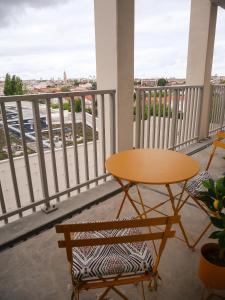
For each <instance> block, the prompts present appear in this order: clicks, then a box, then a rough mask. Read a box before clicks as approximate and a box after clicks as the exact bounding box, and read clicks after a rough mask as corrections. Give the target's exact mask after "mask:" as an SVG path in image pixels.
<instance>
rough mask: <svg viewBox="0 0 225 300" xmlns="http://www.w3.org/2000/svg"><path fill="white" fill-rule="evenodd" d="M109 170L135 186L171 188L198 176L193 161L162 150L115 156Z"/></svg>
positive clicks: (181, 154) (139, 150)
mask: <svg viewBox="0 0 225 300" xmlns="http://www.w3.org/2000/svg"><path fill="white" fill-rule="evenodd" d="M106 169H107V170H108V171H109V172H110V173H111V174H112V175H113V176H115V177H118V178H120V179H124V180H127V181H130V182H134V183H147V184H171V183H178V182H182V181H185V180H188V179H190V178H192V177H194V176H195V175H196V174H197V173H198V172H199V164H198V162H197V161H195V160H194V159H193V158H191V157H189V156H187V155H185V154H183V153H179V152H175V151H171V150H160V149H134V150H127V151H122V152H119V153H116V154H113V155H112V156H111V157H110V158H109V159H107V161H106Z"/></svg>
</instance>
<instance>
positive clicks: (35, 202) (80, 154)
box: [0, 90, 115, 223]
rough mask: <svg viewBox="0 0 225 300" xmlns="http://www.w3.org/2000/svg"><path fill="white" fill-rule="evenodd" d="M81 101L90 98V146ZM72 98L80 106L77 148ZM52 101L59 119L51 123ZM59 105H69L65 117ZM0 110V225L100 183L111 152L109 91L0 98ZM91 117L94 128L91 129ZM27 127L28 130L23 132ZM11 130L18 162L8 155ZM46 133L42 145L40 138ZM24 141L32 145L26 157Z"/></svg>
mask: <svg viewBox="0 0 225 300" xmlns="http://www.w3.org/2000/svg"><path fill="white" fill-rule="evenodd" d="M87 95H88V96H90V95H91V97H92V117H91V119H90V115H89V122H88V124H89V126H90V125H91V128H89V131H90V132H91V136H92V137H91V140H90V138H89V137H88V132H87V126H86V125H87V122H86V104H85V96H87ZM77 97H79V99H80V100H81V113H80V115H81V124H82V125H81V127H82V130H81V131H82V143H81V144H78V133H77V125H76V124H77V120H76V115H77V114H76V113H75V101H77V100H76V99H77ZM56 98H57V99H58V100H57V101H58V106H59V113H58V120H53V118H52V116H53V115H52V109H51V104H52V101H53V99H54V101H55V99H56ZM65 101H67V102H68V103H69V105H70V112H67V113H66V111H65V110H64V109H63V105H64V102H65ZM105 103H109V105H108V107H109V108H110V116H111V119H110V120H109V119H107V120H106V115H105ZM0 108H1V114H0V129H2V132H4V136H2V135H1V142H2V143H3V140H5V148H6V149H7V156H8V158H7V159H6V160H3V161H0V222H4V223H8V222H10V220H11V219H12V220H14V219H15V218H18V216H19V217H23V216H24V215H27V214H28V213H29V212H32V211H33V212H35V211H36V210H37V209H40V205H43V204H44V207H45V210H46V211H49V210H51V209H52V207H53V206H55V204H56V203H57V202H58V201H60V200H63V197H65V196H66V197H68V196H71V195H74V193H79V192H81V191H82V190H84V189H88V188H90V187H92V186H95V185H98V184H99V183H100V182H102V181H106V177H107V176H108V174H107V173H106V170H105V159H106V155H107V151H108V152H109V153H110V154H112V153H114V152H115V90H97V91H84V92H83V91H82V92H66V93H58V94H38V95H22V96H3V97H0ZM65 115H66V121H65ZM97 117H98V119H99V120H98V121H99V122H98V124H97V127H96V119H97ZM90 121H91V124H90ZM106 121H107V122H110V125H109V126H107V128H110V130H109V131H110V132H106V129H105V128H106ZM56 123H57V124H58V127H59V131H60V135H61V139H60V140H61V141H60V142H61V144H60V147H59V149H56V141H55V138H56V134H55V126H56ZM32 124H33V125H34V126H33V125H32ZM68 124H69V125H68ZM27 126H30V127H29V130H28V129H27ZM68 126H70V134H71V136H70V143H69V145H68V140H67V136H66V134H67V133H66V131H65V130H66V129H68ZM32 128H33V129H32ZM14 129H15V131H14V133H17V135H18V132H19V135H18V136H17V141H19V142H20V143H21V146H20V147H21V154H22V157H18V158H16V157H15V155H14V152H13V143H12V136H13V135H12V133H13V130H14ZM46 129H47V133H48V138H47V139H46V138H45V136H44V132H46ZM32 130H33V131H32ZM27 131H29V132H27ZM90 132H89V134H90ZM1 134H2V133H1ZM106 134H107V141H108V135H110V149H109V147H108V145H106ZM29 135H32V136H33V139H34V140H35V143H34V142H33V145H32V149H33V150H32V152H36V153H33V154H30V152H31V151H30V144H32V143H29ZM21 164H22V165H21ZM9 191H10V192H11V193H8V192H9ZM12 191H13V192H12ZM12 195H13V196H14V197H13V198H12ZM10 218H11V219H10Z"/></svg>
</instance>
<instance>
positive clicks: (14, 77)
mask: <svg viewBox="0 0 225 300" xmlns="http://www.w3.org/2000/svg"><path fill="white" fill-rule="evenodd" d="M11 91H12V94H11V95H16V94H17V93H16V92H17V86H16V75H13V76H12V78H11Z"/></svg>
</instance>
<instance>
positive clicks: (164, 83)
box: [157, 78, 168, 86]
mask: <svg viewBox="0 0 225 300" xmlns="http://www.w3.org/2000/svg"><path fill="white" fill-rule="evenodd" d="M167 83H168V81H167V80H166V79H165V78H159V79H158V81H157V85H158V86H165V85H166V84H167Z"/></svg>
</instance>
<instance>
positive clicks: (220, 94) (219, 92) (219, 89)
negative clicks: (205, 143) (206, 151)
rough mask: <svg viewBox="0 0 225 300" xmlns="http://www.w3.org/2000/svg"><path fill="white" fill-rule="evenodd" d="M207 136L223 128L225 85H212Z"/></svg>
mask: <svg viewBox="0 0 225 300" xmlns="http://www.w3.org/2000/svg"><path fill="white" fill-rule="evenodd" d="M211 100H212V101H211V109H210V125H209V134H213V133H214V132H215V131H217V130H223V129H224V128H225V85H221V84H217V85H212V98H211Z"/></svg>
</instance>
